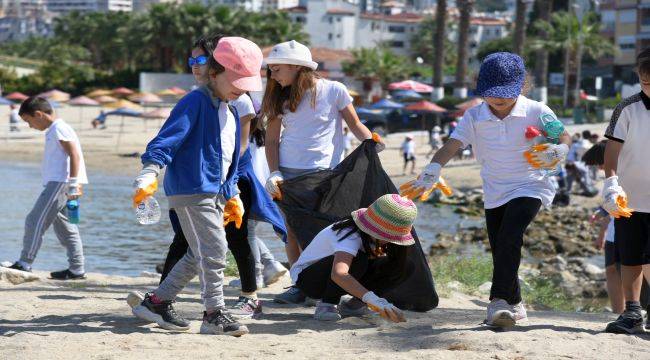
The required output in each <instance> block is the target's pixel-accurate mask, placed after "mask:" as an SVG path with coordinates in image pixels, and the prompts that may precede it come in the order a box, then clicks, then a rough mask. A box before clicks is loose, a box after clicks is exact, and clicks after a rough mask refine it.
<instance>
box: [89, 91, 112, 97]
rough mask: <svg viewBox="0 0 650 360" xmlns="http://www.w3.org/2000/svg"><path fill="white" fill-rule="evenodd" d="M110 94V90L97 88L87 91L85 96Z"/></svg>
mask: <svg viewBox="0 0 650 360" xmlns="http://www.w3.org/2000/svg"><path fill="white" fill-rule="evenodd" d="M111 94H113V92H112V91H110V90H106V89H97V90H94V91H91V92H89V93H88V94H86V96H88V97H91V98H96V97H100V96H108V95H111Z"/></svg>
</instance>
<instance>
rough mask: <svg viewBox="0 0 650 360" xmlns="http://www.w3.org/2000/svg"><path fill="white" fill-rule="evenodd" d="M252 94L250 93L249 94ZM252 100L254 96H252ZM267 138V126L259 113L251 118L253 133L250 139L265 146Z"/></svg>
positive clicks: (260, 145) (259, 145) (258, 144)
mask: <svg viewBox="0 0 650 360" xmlns="http://www.w3.org/2000/svg"><path fill="white" fill-rule="evenodd" d="M248 96H250V95H248ZM251 100H252V98H251ZM265 138H266V128H265V127H264V122H263V121H262V117H261V116H260V114H259V113H257V114H255V117H254V118H253V119H252V120H251V133H250V141H252V142H255V145H257V147H262V146H264V139H265Z"/></svg>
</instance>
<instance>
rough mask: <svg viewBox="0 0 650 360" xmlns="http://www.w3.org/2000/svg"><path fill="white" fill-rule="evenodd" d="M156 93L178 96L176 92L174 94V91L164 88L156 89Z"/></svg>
mask: <svg viewBox="0 0 650 360" xmlns="http://www.w3.org/2000/svg"><path fill="white" fill-rule="evenodd" d="M156 95H158V96H178V94H176V92H174V91H173V90H171V89H165V90H162V91H158V92H157V93H156Z"/></svg>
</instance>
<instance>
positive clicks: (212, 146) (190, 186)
mask: <svg viewBox="0 0 650 360" xmlns="http://www.w3.org/2000/svg"><path fill="white" fill-rule="evenodd" d="M219 104H220V103H219ZM229 108H231V107H229ZM231 109H232V110H231V111H232V112H233V114H234V115H235V120H236V124H237V128H236V129H237V130H236V134H235V151H234V154H233V157H232V163H231V165H230V168H229V169H228V174H227V177H226V181H225V182H224V183H223V184H222V181H221V174H222V172H223V171H224V169H222V167H223V166H222V153H221V128H220V125H219V115H218V106H215V104H214V103H213V102H212V99H210V97H209V96H208V95H207V94H205V93H204V92H202V91H201V90H194V91H192V92H190V93H189V94H187V95H186V96H185V97H183V98H182V99H181V100H180V101H179V102H178V104H176V106H175V107H174V109H173V110H172V112H171V115H170V116H169V119H167V121H165V124H164V125H163V126H162V128H161V129H160V131H159V132H158V135H156V137H155V138H154V139H153V140H151V141H150V142H149V144H148V145H147V150H146V152H145V153H144V154H143V155H142V158H141V159H142V163H143V164H156V165H158V166H160V167H161V168H162V167H165V166H167V171H166V173H165V179H164V188H165V194H166V195H167V196H173V195H195V194H222V195H223V196H224V197H225V198H226V199H230V198H232V197H233V196H235V195H237V194H238V193H239V191H238V190H237V180H238V176H237V168H238V166H239V147H240V146H241V145H240V141H239V137H240V125H239V116H238V115H237V111H236V110H234V108H231Z"/></svg>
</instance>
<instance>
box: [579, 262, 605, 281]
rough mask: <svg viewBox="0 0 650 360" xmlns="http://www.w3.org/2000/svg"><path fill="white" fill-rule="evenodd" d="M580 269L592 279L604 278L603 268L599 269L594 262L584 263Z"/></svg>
mask: <svg viewBox="0 0 650 360" xmlns="http://www.w3.org/2000/svg"><path fill="white" fill-rule="evenodd" d="M582 270H583V271H584V273H585V274H586V275H587V276H588V277H589V278H590V279H592V280H601V279H604V278H605V269H601V268H600V267H598V266H596V265H594V264H585V265H584V266H583V267H582Z"/></svg>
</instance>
